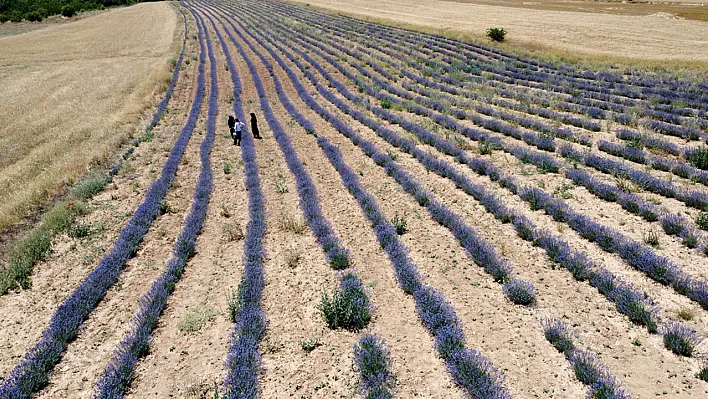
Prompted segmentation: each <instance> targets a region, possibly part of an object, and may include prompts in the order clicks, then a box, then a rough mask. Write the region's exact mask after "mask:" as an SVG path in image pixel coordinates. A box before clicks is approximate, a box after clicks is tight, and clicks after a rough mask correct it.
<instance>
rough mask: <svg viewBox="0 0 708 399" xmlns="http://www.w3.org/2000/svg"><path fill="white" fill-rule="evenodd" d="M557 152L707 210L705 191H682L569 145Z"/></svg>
mask: <svg viewBox="0 0 708 399" xmlns="http://www.w3.org/2000/svg"><path fill="white" fill-rule="evenodd" d="M558 152H559V153H560V154H561V155H562V156H563V157H565V158H567V159H570V160H572V161H573V162H577V163H582V164H584V165H586V166H589V167H591V168H593V169H596V170H598V171H600V172H603V173H606V174H611V175H614V176H620V177H623V178H627V179H629V180H630V181H631V182H632V183H634V184H636V185H638V186H639V187H641V188H642V189H644V190H647V191H649V192H652V193H656V194H660V195H663V196H664V197H668V198H675V199H677V200H679V201H681V202H683V203H684V204H686V205H687V206H690V207H692V208H696V209H699V210H706V209H708V193H707V192H705V191H699V190H693V189H682V188H679V187H676V185H674V184H673V183H671V182H668V181H666V180H664V179H661V178H658V177H655V176H652V175H650V174H649V173H647V172H644V171H641V170H637V169H634V168H632V167H630V166H628V165H626V164H624V163H622V162H618V161H615V160H612V159H608V158H605V157H602V156H599V155H595V154H587V153H583V152H581V151H578V150H576V149H574V148H573V147H572V146H570V145H564V146H561V147H560V148H559V149H558Z"/></svg>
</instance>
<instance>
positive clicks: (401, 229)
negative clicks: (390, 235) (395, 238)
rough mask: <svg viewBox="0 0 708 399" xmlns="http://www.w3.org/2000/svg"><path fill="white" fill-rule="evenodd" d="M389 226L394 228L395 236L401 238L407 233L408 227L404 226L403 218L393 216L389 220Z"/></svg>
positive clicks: (404, 220)
mask: <svg viewBox="0 0 708 399" xmlns="http://www.w3.org/2000/svg"><path fill="white" fill-rule="evenodd" d="M391 224H392V225H393V227H395V228H396V234H398V235H399V236H402V235H404V234H406V232H408V226H407V225H406V219H405V218H404V217H403V216H398V215H396V216H394V217H393V219H392V220H391Z"/></svg>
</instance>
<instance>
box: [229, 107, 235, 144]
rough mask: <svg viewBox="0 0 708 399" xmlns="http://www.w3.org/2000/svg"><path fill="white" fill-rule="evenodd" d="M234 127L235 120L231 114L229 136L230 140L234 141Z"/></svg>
mask: <svg viewBox="0 0 708 399" xmlns="http://www.w3.org/2000/svg"><path fill="white" fill-rule="evenodd" d="M235 125H236V119H234V116H233V114H229V134H230V135H231V138H232V139H234V140H236V139H235V138H234V126H235ZM234 144H236V141H234Z"/></svg>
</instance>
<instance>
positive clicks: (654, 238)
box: [644, 230, 659, 248]
mask: <svg viewBox="0 0 708 399" xmlns="http://www.w3.org/2000/svg"><path fill="white" fill-rule="evenodd" d="M644 243H645V244H647V245H651V246H652V247H654V248H658V247H659V234H658V233H657V232H656V231H654V230H650V231H649V232H648V233H647V235H645V236H644Z"/></svg>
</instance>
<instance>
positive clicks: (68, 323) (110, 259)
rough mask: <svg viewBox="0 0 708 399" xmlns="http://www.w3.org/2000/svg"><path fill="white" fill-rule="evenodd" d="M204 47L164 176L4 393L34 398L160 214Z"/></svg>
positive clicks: (185, 139)
mask: <svg viewBox="0 0 708 399" xmlns="http://www.w3.org/2000/svg"><path fill="white" fill-rule="evenodd" d="M204 90H205V77H204V48H201V49H200V64H199V75H198V78H197V88H196V91H195V96H194V101H193V102H192V107H191V109H190V112H189V116H188V117H187V121H186V123H185V125H184V127H183V129H182V131H181V133H180V135H179V137H178V138H177V141H176V142H175V144H174V146H173V147H172V150H171V151H170V154H169V155H168V157H167V161H166V162H165V165H164V166H163V168H162V171H161V173H160V176H159V177H158V179H157V180H155V182H153V183H152V185H150V187H149V188H148V190H147V192H146V193H145V199H144V200H143V202H142V203H141V204H140V205H139V206H138V208H137V209H136V211H135V213H134V214H133V217H132V218H131V219H130V220H129V221H128V224H127V225H126V226H125V227H124V228H123V229H122V230H121V232H120V235H119V236H118V239H117V240H116V242H115V244H114V245H113V247H112V248H111V249H110V250H109V251H108V253H106V255H104V257H103V258H102V259H101V260H100V262H99V264H98V265H97V267H96V268H95V269H94V270H93V271H92V272H91V273H90V274H89V275H88V276H87V277H86V278H85V279H84V280H83V281H82V282H81V284H80V285H79V286H78V287H77V288H76V289H75V290H74V292H72V293H71V295H69V297H68V298H67V299H66V300H65V301H64V302H63V303H62V304H61V305H60V306H59V308H58V309H57V311H56V312H55V313H54V315H52V318H51V320H50V322H49V327H47V329H45V330H44V332H43V333H42V338H41V339H40V341H39V342H38V343H36V344H35V345H34V346H33V347H32V348H31V349H29V350H28V351H27V353H26V354H25V355H24V357H23V358H22V360H21V361H20V363H19V364H18V365H17V366H16V367H15V368H14V369H13V370H12V371H11V372H10V375H8V377H7V378H6V379H5V380H4V381H3V383H2V385H1V386H0V397H3V398H13V399H14V398H29V397H30V396H31V394H32V393H33V392H36V391H38V390H39V389H40V388H42V387H43V386H44V385H46V384H47V382H48V380H49V373H50V372H51V370H52V369H53V368H54V366H55V365H56V363H58V362H59V361H60V360H61V354H62V353H63V352H64V350H65V349H66V347H67V345H68V343H69V342H70V341H71V340H73V339H74V338H75V337H76V336H77V334H78V332H79V328H80V327H81V325H82V324H83V322H84V320H86V318H88V316H89V314H90V313H91V312H92V311H93V310H94V309H95V308H96V306H97V305H98V303H99V302H100V301H101V300H102V299H103V297H104V296H105V295H106V292H107V291H108V289H109V288H110V287H111V286H113V284H114V283H115V282H116V281H117V280H118V276H119V275H120V273H121V271H122V269H123V266H124V265H125V262H126V261H127V260H128V259H129V258H131V257H132V256H134V255H135V254H136V252H137V250H138V246H139V245H140V243H141V242H142V240H143V238H144V237H145V234H146V233H147V231H148V229H149V228H150V226H151V225H152V222H153V220H155V218H156V217H157V215H158V212H159V205H160V202H161V201H162V200H163V199H164V197H165V194H166V193H167V191H168V189H169V188H170V186H171V184H172V181H173V179H174V177H175V174H176V172H177V168H178V166H179V164H180V161H181V159H182V156H183V155H184V152H185V150H186V148H187V144H188V143H189V140H190V138H191V135H192V132H193V131H194V128H195V126H196V123H197V118H198V117H199V113H200V109H201V105H202V103H203V100H204Z"/></svg>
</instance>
